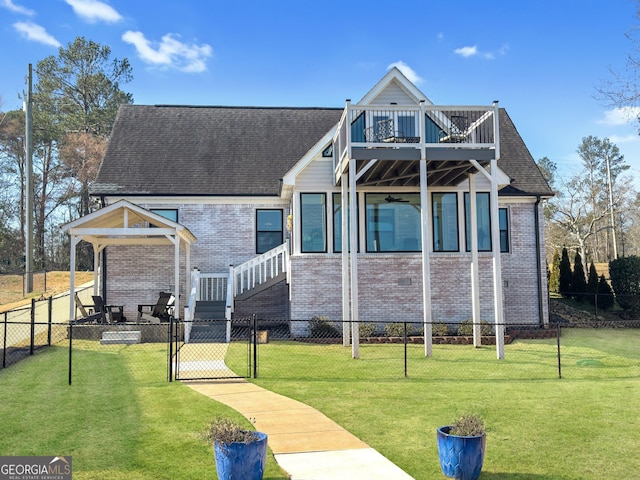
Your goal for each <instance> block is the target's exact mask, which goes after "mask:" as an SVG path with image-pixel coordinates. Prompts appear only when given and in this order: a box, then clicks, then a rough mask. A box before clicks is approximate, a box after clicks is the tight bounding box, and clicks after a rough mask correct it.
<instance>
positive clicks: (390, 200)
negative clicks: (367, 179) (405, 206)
mask: <svg viewBox="0 0 640 480" xmlns="http://www.w3.org/2000/svg"><path fill="white" fill-rule="evenodd" d="M385 201H386V202H388V203H398V202H400V203H409V200H403V199H402V198H396V197H392V196H391V195H388V196H387V197H386V198H385Z"/></svg>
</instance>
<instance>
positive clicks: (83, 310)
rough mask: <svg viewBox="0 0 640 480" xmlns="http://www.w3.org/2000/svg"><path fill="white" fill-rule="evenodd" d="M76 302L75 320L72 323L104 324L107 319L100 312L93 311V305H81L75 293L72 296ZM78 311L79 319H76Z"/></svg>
mask: <svg viewBox="0 0 640 480" xmlns="http://www.w3.org/2000/svg"><path fill="white" fill-rule="evenodd" d="M73 296H74V298H75V300H76V319H75V320H74V323H96V322H97V323H102V322H104V323H106V321H107V319H106V317H105V316H104V314H103V313H102V312H98V311H94V309H95V306H94V305H83V303H82V301H81V300H80V297H79V296H78V294H77V293H74V294H73ZM78 310H79V311H80V315H82V316H81V317H80V318H78V315H77V311H78Z"/></svg>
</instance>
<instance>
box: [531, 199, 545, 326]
mask: <svg viewBox="0 0 640 480" xmlns="http://www.w3.org/2000/svg"><path fill="white" fill-rule="evenodd" d="M541 200H542V198H541V197H540V195H536V203H535V204H534V206H533V222H534V225H535V227H534V228H535V231H536V235H535V237H536V266H537V274H538V317H539V320H540V325H545V323H546V322H545V319H544V299H543V298H542V296H543V294H544V293H543V291H542V284H543V283H542V260H541V258H540V253H541V250H542V249H541V245H540V218H539V213H540V201H541Z"/></svg>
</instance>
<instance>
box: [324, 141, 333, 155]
mask: <svg viewBox="0 0 640 480" xmlns="http://www.w3.org/2000/svg"><path fill="white" fill-rule="evenodd" d="M322 156H323V157H324V158H331V157H333V143H330V144H329V145H328V146H327V148H325V149H324V150H322Z"/></svg>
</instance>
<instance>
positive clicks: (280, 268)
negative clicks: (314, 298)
mask: <svg viewBox="0 0 640 480" xmlns="http://www.w3.org/2000/svg"><path fill="white" fill-rule="evenodd" d="M282 273H285V274H286V275H287V283H288V282H289V244H288V243H284V244H282V245H280V246H278V247H276V248H272V249H271V250H269V251H268V252H265V253H263V254H260V255H258V256H257V257H255V258H252V259H251V260H249V261H248V262H245V263H243V264H241V265H238V266H235V267H231V268H230V275H231V278H233V293H234V295H235V296H237V295H240V294H242V293H244V292H246V291H247V290H251V289H252V288H255V287H256V286H258V285H260V284H262V283H265V282H267V281H269V280H271V279H272V278H275V277H277V276H278V275H280V274H282Z"/></svg>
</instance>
